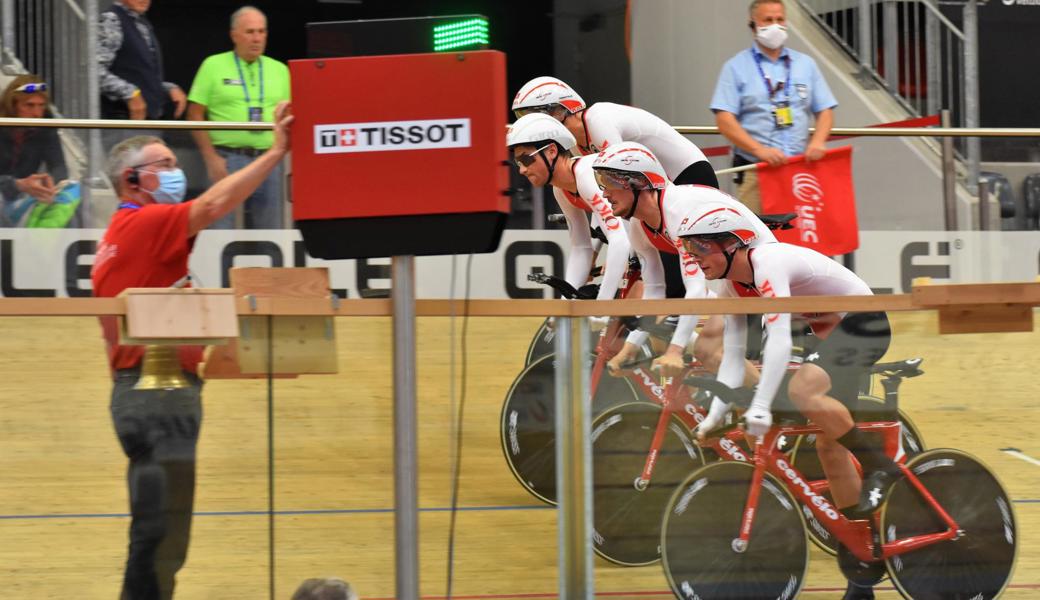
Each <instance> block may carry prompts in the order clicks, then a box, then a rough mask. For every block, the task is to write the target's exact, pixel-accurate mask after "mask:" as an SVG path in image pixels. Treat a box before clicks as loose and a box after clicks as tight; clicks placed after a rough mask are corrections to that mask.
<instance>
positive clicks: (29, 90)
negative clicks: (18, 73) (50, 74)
mask: <svg viewBox="0 0 1040 600" xmlns="http://www.w3.org/2000/svg"><path fill="white" fill-rule="evenodd" d="M14 91H16V92H22V93H23V94H35V93H37V92H46V91H47V84H46V83H26V84H24V85H20V86H18V87H16V88H14Z"/></svg>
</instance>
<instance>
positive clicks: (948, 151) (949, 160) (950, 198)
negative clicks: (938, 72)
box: [941, 109, 958, 231]
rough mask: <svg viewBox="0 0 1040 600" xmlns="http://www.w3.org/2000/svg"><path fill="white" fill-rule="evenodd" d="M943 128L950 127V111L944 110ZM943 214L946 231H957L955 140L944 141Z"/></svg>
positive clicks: (946, 139)
mask: <svg viewBox="0 0 1040 600" xmlns="http://www.w3.org/2000/svg"><path fill="white" fill-rule="evenodd" d="M941 114H942V126H943V127H949V126H950V111H949V109H943V111H942V113H941ZM942 173H943V181H942V182H943V214H944V215H945V221H946V231H957V229H958V228H957V164H956V157H955V156H954V153H953V138H952V137H944V138H943V139H942Z"/></svg>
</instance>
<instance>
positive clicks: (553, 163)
mask: <svg viewBox="0 0 1040 600" xmlns="http://www.w3.org/2000/svg"><path fill="white" fill-rule="evenodd" d="M575 144H576V141H575V139H574V136H573V135H571V133H570V132H569V131H567V128H566V127H564V126H563V125H562V124H561V123H560V122H559V121H557V120H556V119H554V118H552V117H550V116H548V115H544V114H537V113H535V114H529V115H526V116H523V117H521V118H520V119H517V121H516V122H515V123H513V124H512V125H511V126H510V127H509V131H508V133H507V134H506V145H507V146H508V147H509V149H510V151H511V152H512V154H513V160H514V161H515V162H516V165H517V167H518V168H519V169H520V174H521V175H523V176H524V177H526V178H527V179H528V180H529V181H530V182H531V185H532V186H539V187H540V186H544V185H546V184H551V185H552V186H553V195H554V196H555V197H556V202H557V203H558V204H559V205H560V210H561V211H563V214H564V216H565V217H566V219H567V229H568V231H569V234H570V243H571V247H570V251H569V252H568V253H567V267H566V272H565V275H564V279H565V280H566V281H567V283H569V284H571V285H572V286H573V287H574V288H576V289H577V288H579V287H581V286H582V285H584V284H585V282H586V281H587V280H588V278H589V271H590V269H591V268H592V263H593V258H594V257H593V249H592V234H591V230H592V229H593V228H596V227H599V228H600V229H601V230H602V231H603V233H604V234H605V235H606V238H607V257H606V262H605V265H604V267H605V268H604V271H603V278H602V280H601V282H600V287H599V292H598V294H597V299H598V300H612V299H613V298H614V296H615V294H616V293H617V290H618V288H619V287H620V284H621V281H622V279H623V278H624V276H625V272H626V270H627V268H628V257H629V254H630V252H631V245H630V244H629V240H628V233H627V229H628V227H627V224H626V223H625V222H624V221H622V220H621V219H618V218H617V217H616V216H615V215H614V213H613V211H612V210H611V208H610V204H609V203H608V202H607V201H606V200H605V199H604V198H603V196H601V195H600V190H599V187H597V186H596V180H595V177H594V176H593V174H592V162H593V160H594V157H591V156H588V157H574V156H572V155H571V150H572V149H573V148H574V146H575ZM585 213H590V214H591V216H592V221H591V224H590V222H589V219H588V218H587V217H586V216H585ZM640 258H641V262H643V263H644V267H643V278H644V282H648V283H644V285H649V286H650V287H651V288H655V287H660V288H662V289H663V288H664V283H663V279H664V276H663V274H662V267H661V264H660V259H659V258H658V257H657V254H656V253H652V255H650V254H646V256H643V255H641V256H640Z"/></svg>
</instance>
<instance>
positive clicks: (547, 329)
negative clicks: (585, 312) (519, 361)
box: [524, 319, 599, 367]
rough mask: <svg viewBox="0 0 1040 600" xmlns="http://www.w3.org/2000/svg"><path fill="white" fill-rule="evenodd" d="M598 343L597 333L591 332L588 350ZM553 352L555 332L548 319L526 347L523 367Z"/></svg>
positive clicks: (554, 350)
mask: <svg viewBox="0 0 1040 600" xmlns="http://www.w3.org/2000/svg"><path fill="white" fill-rule="evenodd" d="M598 341H599V332H598V331H593V332H591V333H590V334H589V348H595V347H596V343H597V342H598ZM555 352H556V331H555V330H554V329H553V328H552V326H551V325H550V324H549V319H546V320H544V321H542V324H541V325H539V326H538V331H536V332H535V334H534V337H533V338H531V343H530V344H529V345H528V346H527V357H526V358H525V359H524V366H525V367H526V366H528V365H530V364H531V363H533V362H534V361H536V360H538V359H539V358H541V357H543V356H548V355H550V354H553V353H555Z"/></svg>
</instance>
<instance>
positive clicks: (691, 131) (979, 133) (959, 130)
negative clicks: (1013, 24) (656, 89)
mask: <svg viewBox="0 0 1040 600" xmlns="http://www.w3.org/2000/svg"><path fill="white" fill-rule="evenodd" d="M675 130H676V131H678V132H679V133H683V134H687V135H713V134H718V133H719V128H718V127H699V126H686V125H676V126H675ZM809 131H810V132H813V131H815V129H814V128H810V129H809ZM831 135H832V136H839V135H848V136H861V137H900V136H907V137H1040V129H1038V128H1023V127H975V128H967V127H834V128H832V129H831Z"/></svg>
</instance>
